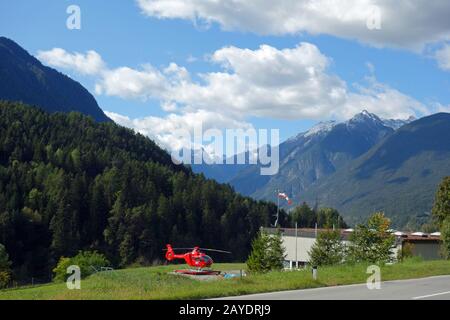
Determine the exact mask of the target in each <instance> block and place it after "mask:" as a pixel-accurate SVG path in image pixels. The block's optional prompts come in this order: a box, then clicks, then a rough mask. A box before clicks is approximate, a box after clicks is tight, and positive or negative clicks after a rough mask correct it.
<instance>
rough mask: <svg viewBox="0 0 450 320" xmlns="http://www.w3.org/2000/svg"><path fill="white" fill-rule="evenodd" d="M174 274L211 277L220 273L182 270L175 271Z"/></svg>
mask: <svg viewBox="0 0 450 320" xmlns="http://www.w3.org/2000/svg"><path fill="white" fill-rule="evenodd" d="M175 273H181V274H188V275H192V276H211V275H219V274H220V273H221V272H220V271H215V270H192V269H184V270H175Z"/></svg>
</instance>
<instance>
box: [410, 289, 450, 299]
mask: <svg viewBox="0 0 450 320" xmlns="http://www.w3.org/2000/svg"><path fill="white" fill-rule="evenodd" d="M444 294H450V291H445V292H439V293H433V294H427V295H426V296H419V297H414V298H412V299H413V300H419V299H425V298H431V297H435V296H442V295H444Z"/></svg>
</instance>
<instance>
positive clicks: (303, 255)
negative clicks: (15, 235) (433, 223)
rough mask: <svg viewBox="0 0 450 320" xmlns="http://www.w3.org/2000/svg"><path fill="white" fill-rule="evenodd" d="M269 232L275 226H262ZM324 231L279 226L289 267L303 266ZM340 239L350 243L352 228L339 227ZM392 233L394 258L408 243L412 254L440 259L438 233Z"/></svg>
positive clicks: (275, 230)
mask: <svg viewBox="0 0 450 320" xmlns="http://www.w3.org/2000/svg"><path fill="white" fill-rule="evenodd" d="M264 231H266V232H267V233H269V234H274V233H276V232H277V229H275V228H264ZM324 231H326V229H309V228H298V229H297V230H296V229H289V228H281V229H280V232H281V235H282V240H283V244H284V247H285V249H286V260H285V262H286V265H287V266H288V267H290V268H295V267H297V266H299V267H300V266H304V265H305V264H307V263H308V262H309V260H310V257H309V252H310V250H311V248H312V246H313V245H314V243H315V242H316V238H317V236H318V235H319V234H320V233H321V232H324ZM339 232H340V234H341V240H342V242H343V243H344V244H346V245H348V244H349V243H350V240H349V239H350V235H351V233H352V232H353V229H340V230H339ZM392 233H393V234H394V235H395V237H396V243H395V247H393V248H392V255H393V257H394V259H396V258H397V254H398V251H399V250H401V249H402V248H403V246H405V244H407V243H409V244H410V245H411V246H410V248H412V254H413V256H421V257H422V258H423V259H425V260H436V259H440V258H441V257H440V244H441V240H440V235H438V233H432V234H429V235H428V234H425V233H420V234H419V233H407V232H399V231H397V232H395V231H394V230H392Z"/></svg>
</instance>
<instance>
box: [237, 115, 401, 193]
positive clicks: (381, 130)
mask: <svg viewBox="0 0 450 320" xmlns="http://www.w3.org/2000/svg"><path fill="white" fill-rule="evenodd" d="M393 132H394V129H392V128H391V127H390V126H387V125H385V124H384V122H383V121H382V120H381V119H380V118H379V117H378V116H376V115H375V114H372V113H369V112H367V111H362V112H361V113H358V114H357V115H355V116H354V117H353V118H351V119H350V120H348V121H344V122H336V121H327V122H321V123H318V124H317V125H315V126H314V127H312V128H311V129H310V130H308V131H306V132H303V133H301V134H299V135H297V136H296V137H294V138H291V139H289V140H287V141H285V142H284V143H282V144H281V145H280V170H279V173H278V174H277V175H275V176H271V177H261V176H260V175H259V172H260V171H259V168H258V167H255V166H253V167H249V168H246V170H243V171H241V172H238V173H237V174H236V176H235V177H234V178H233V179H232V180H231V181H230V183H231V184H232V185H233V186H234V187H235V188H236V190H237V191H239V192H241V193H244V194H246V195H251V196H254V197H255V198H265V199H270V197H271V195H272V194H273V190H275V189H277V188H283V189H284V190H285V191H286V192H289V193H290V195H291V196H293V197H295V196H296V195H299V194H301V193H302V192H303V191H304V190H305V189H307V188H308V187H309V186H310V185H311V184H312V183H314V182H315V181H316V180H318V179H319V178H322V177H325V176H327V175H330V174H332V173H334V172H335V171H336V170H337V169H339V168H340V167H342V166H344V165H345V164H346V163H348V162H349V161H350V160H352V159H355V158H356V157H358V156H360V155H361V154H363V153H365V152H366V151H367V150H369V149H370V148H371V147H372V146H374V145H375V144H376V143H378V142H379V141H380V140H381V139H383V138H384V137H386V136H387V135H390V134H392V133H393Z"/></svg>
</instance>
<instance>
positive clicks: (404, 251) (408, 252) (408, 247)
mask: <svg viewBox="0 0 450 320" xmlns="http://www.w3.org/2000/svg"><path fill="white" fill-rule="evenodd" d="M413 250H414V245H413V244H412V243H410V242H407V243H405V244H404V245H403V247H402V248H401V249H400V250H399V251H398V254H397V259H398V261H405V260H406V259H410V258H412V257H413Z"/></svg>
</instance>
